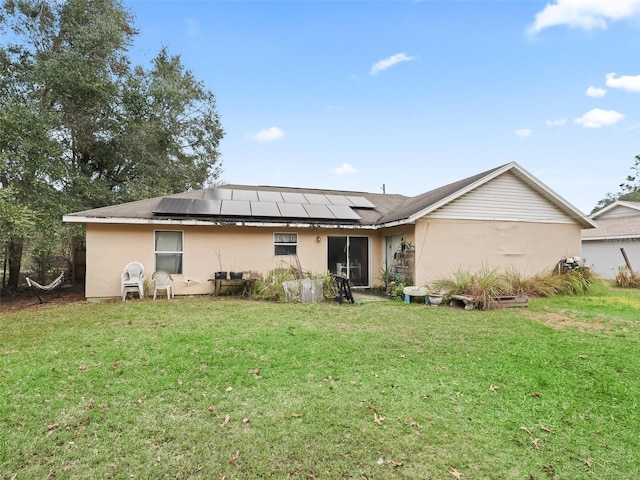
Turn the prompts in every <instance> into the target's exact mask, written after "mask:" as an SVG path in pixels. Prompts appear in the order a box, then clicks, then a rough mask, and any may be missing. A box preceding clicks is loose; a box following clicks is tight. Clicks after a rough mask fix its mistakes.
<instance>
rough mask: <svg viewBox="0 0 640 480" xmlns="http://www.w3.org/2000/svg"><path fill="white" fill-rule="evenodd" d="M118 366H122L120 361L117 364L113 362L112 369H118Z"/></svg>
mask: <svg viewBox="0 0 640 480" xmlns="http://www.w3.org/2000/svg"><path fill="white" fill-rule="evenodd" d="M118 365H120V360H116V361H115V362H113V363H112V364H111V368H118Z"/></svg>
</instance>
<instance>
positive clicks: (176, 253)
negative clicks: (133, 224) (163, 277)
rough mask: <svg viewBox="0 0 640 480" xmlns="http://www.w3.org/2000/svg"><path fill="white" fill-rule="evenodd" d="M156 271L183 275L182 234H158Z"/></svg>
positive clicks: (174, 232)
mask: <svg viewBox="0 0 640 480" xmlns="http://www.w3.org/2000/svg"><path fill="white" fill-rule="evenodd" d="M155 253H156V270H166V271H167V272H169V273H173V274H176V275H182V253H183V251H182V232H176V231H172V232H156V243H155Z"/></svg>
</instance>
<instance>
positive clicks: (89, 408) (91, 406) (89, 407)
mask: <svg viewBox="0 0 640 480" xmlns="http://www.w3.org/2000/svg"><path fill="white" fill-rule="evenodd" d="M84 409H85V410H93V402H89V404H88V405H87V406H86V407H84Z"/></svg>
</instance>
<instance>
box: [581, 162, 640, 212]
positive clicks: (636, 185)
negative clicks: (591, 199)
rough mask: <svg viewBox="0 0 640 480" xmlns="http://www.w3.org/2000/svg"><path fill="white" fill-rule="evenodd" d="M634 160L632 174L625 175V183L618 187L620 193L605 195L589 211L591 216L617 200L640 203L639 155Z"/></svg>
mask: <svg viewBox="0 0 640 480" xmlns="http://www.w3.org/2000/svg"><path fill="white" fill-rule="evenodd" d="M635 158H636V159H635V162H634V164H633V165H632V166H631V171H632V173H631V174H630V175H627V178H626V179H625V181H624V182H623V183H621V184H620V185H619V187H620V191H619V192H618V193H607V195H606V196H605V197H604V198H603V199H602V200H600V201H599V202H598V203H597V204H596V206H595V207H594V209H593V210H592V211H591V213H592V214H593V213H596V212H597V211H598V210H602V209H603V208H604V207H606V206H607V205H610V204H612V203H613V202H615V201H617V200H625V201H627V202H640V155H636V157H635Z"/></svg>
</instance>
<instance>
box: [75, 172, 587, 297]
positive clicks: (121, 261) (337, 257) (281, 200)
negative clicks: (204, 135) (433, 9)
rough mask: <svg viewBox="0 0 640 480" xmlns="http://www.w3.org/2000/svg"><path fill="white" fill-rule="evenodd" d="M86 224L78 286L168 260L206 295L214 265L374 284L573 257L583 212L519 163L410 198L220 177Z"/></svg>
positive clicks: (100, 292)
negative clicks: (287, 269)
mask: <svg viewBox="0 0 640 480" xmlns="http://www.w3.org/2000/svg"><path fill="white" fill-rule="evenodd" d="M64 221H65V222H69V223H78V224H83V225H85V227H86V249H87V251H86V297H87V298H104V297H117V296H118V295H119V294H120V283H119V282H120V274H121V272H122V269H123V268H124V266H125V265H126V264H127V263H128V262H132V261H137V262H141V263H142V264H143V265H144V266H145V268H146V270H147V272H149V273H150V272H152V271H154V270H155V269H167V270H169V271H171V272H172V273H173V275H174V278H175V279H176V281H175V294H176V295H185V294H205V293H210V292H211V291H212V290H213V285H212V282H211V281H210V279H212V278H213V276H214V273H215V272H217V271H235V272H251V274H252V275H263V274H266V273H267V272H269V271H271V270H273V269H275V268H281V267H283V266H286V265H294V266H296V267H300V268H301V269H302V270H304V271H308V272H315V273H326V272H331V273H335V274H340V275H343V276H347V277H348V278H350V279H351V284H352V286H354V287H371V286H376V285H381V284H382V276H383V272H389V273H391V274H392V275H394V276H395V277H396V278H399V279H402V280H404V281H406V282H408V283H411V284H415V285H425V284H427V283H428V282H431V281H433V280H435V279H438V278H441V277H444V276H447V275H450V274H451V273H452V272H454V271H455V270H458V269H467V270H470V271H474V270H478V269H480V268H482V267H483V266H488V267H491V268H494V267H513V268H515V269H517V270H518V271H519V272H521V273H523V274H534V273H538V272H540V271H545V270H547V269H548V268H552V267H553V266H554V265H555V264H556V263H557V262H558V261H559V260H560V259H561V258H563V257H567V256H580V255H581V243H580V232H581V231H582V229H588V228H592V227H594V226H595V224H594V223H593V221H592V220H590V219H589V218H588V217H586V216H584V215H583V214H582V213H581V212H580V211H578V210H577V209H576V208H574V207H573V206H571V205H570V204H569V203H567V202H566V201H565V200H563V199H562V198H561V197H560V196H559V195H557V194H556V193H554V192H553V191H552V190H551V189H549V188H548V187H546V186H545V185H543V184H542V183H541V182H540V181H539V180H537V179H536V178H534V177H533V176H532V175H531V174H530V173H528V172H527V171H526V170H524V169H523V168H522V167H520V166H519V165H518V164H517V163H508V164H506V165H502V166H500V167H497V168H493V169H491V170H488V171H486V172H482V173H479V174H477V175H473V176H471V177H468V178H465V179H463V180H460V181H457V182H455V183H452V184H450V185H446V186H443V187H440V188H437V189H435V190H431V191H429V192H426V193H423V194H421V195H418V196H415V197H407V196H404V195H397V194H383V193H364V192H353V191H336V190H319V189H302V188H286V187H264V186H246V185H225V186H221V187H216V188H210V189H203V190H197V191H189V192H185V193H180V194H176V195H169V196H166V197H161V198H151V199H148V200H141V201H137V202H131V203H126V204H122V205H116V206H110V207H103V208H97V209H93V210H88V211H84V212H77V213H72V214H69V215H65V216H64Z"/></svg>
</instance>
